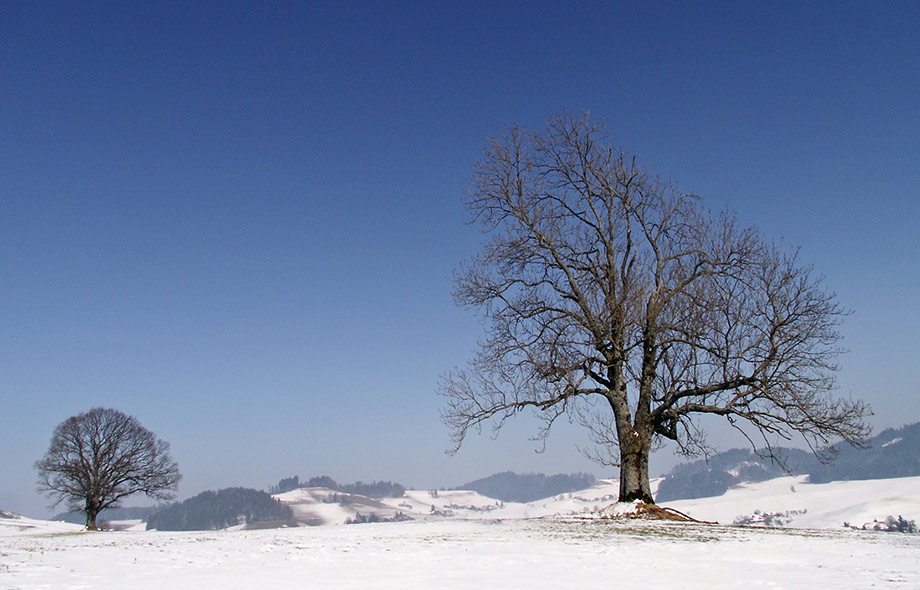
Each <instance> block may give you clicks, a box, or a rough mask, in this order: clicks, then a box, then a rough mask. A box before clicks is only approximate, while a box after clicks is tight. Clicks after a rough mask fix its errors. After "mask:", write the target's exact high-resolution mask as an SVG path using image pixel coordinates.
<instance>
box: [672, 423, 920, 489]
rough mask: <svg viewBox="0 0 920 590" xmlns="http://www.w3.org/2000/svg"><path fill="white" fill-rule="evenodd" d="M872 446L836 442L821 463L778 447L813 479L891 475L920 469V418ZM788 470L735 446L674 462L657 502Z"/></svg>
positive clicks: (796, 471)
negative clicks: (705, 457)
mask: <svg viewBox="0 0 920 590" xmlns="http://www.w3.org/2000/svg"><path fill="white" fill-rule="evenodd" d="M866 442H867V444H868V448H865V449H857V448H853V447H851V446H849V445H846V444H838V445H835V446H834V447H833V450H834V451H835V452H836V455H837V456H836V458H835V460H834V461H832V462H831V463H829V464H822V463H821V462H820V461H818V460H817V459H816V458H815V456H814V455H812V454H811V453H809V452H807V451H803V450H801V449H788V448H782V449H779V450H778V452H780V453H781V454H782V456H783V459H784V463H785V467H786V469H788V473H790V474H792V475H805V474H807V475H808V476H809V478H808V481H809V482H811V483H827V482H831V481H846V480H865V479H889V478H895V477H914V476H918V475H920V423H914V424H909V425H907V426H903V427H901V428H889V429H886V430H883V431H882V432H880V433H879V434H878V435H876V436H874V437H872V438H871V439H869V440H868V441H866ZM783 475H786V471H784V470H783V467H782V466H780V465H778V464H776V463H774V462H771V461H770V460H768V459H763V458H761V457H759V456H758V455H756V454H755V453H754V452H753V451H751V449H731V450H729V451H725V452H723V453H718V454H716V455H713V456H712V457H709V459H708V460H700V461H694V462H692V463H684V464H681V465H678V466H676V467H675V468H674V469H672V470H671V472H670V473H668V474H667V475H666V476H665V478H664V479H663V480H662V481H661V483H660V484H659V486H658V493H657V494H656V495H655V501H656V502H670V501H674V500H684V499H691V498H706V497H712V496H719V495H722V494H724V493H725V492H726V491H727V490H728V489H729V488H731V487H732V486H735V485H738V484H741V483H753V482H760V481H766V480H769V479H772V478H775V477H781V476H783Z"/></svg>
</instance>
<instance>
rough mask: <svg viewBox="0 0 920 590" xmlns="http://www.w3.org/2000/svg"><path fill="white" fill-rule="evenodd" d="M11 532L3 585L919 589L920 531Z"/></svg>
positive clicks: (496, 526) (445, 525) (587, 526)
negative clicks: (905, 532)
mask: <svg viewBox="0 0 920 590" xmlns="http://www.w3.org/2000/svg"><path fill="white" fill-rule="evenodd" d="M78 528H79V527H75V526H68V525H63V524H51V523H48V524H47V525H43V526H37V527H36V528H33V529H18V530H13V529H12V527H8V526H7V527H4V528H3V529H2V530H0V588H2V589H3V590H11V589H17V590H20V589H21V590H27V589H38V588H43V589H44V588H48V589H50V588H54V589H65V588H74V589H76V588H113V589H114V588H130V589H137V590H143V589H151V590H153V589H156V590H163V589H164V588H168V589H170V590H179V589H185V588H188V589H196V590H199V589H201V588H220V589H222V590H223V589H233V588H282V587H295V588H336V589H348V588H362V589H367V588H529V589H533V588H555V589H558V588H592V587H594V588H608V587H618V588H655V587H667V588H707V589H709V588H748V589H754V588H809V589H814V588H835V589H844V588H860V589H864V588H874V587H877V588H911V589H916V588H920V536H918V535H905V534H893V533H876V532H857V531H849V530H843V529H841V530H833V531H828V530H805V529H766V528H754V527H724V526H713V525H697V524H679V523H671V524H667V523H649V522H637V521H633V522H610V521H600V520H571V519H569V520H562V519H539V520H517V521H504V522H498V521H459V520H442V521H431V522H404V523H381V524H366V525H354V526H329V527H299V528H286V529H273V530H262V531H219V532H193V533H164V532H142V531H127V532H107V533H85V532H77V529H78Z"/></svg>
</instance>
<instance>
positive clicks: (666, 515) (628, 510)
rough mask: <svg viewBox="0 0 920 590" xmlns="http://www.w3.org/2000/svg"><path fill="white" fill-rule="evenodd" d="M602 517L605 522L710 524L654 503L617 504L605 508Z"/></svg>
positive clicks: (601, 513)
mask: <svg viewBox="0 0 920 590" xmlns="http://www.w3.org/2000/svg"><path fill="white" fill-rule="evenodd" d="M600 517H601V518H602V519H605V520H669V521H673V522H698V523H702V524H713V523H708V522H706V521H704V520H697V519H695V518H693V517H690V516H687V515H686V514H684V513H683V512H680V511H677V510H674V509H673V508H667V507H664V506H658V505H656V504H654V503H648V502H642V501H641V500H640V501H638V502H617V503H616V504H611V505H610V506H608V507H607V508H604V509H603V510H601V512H600Z"/></svg>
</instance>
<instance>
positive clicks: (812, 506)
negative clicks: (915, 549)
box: [667, 475, 920, 528]
mask: <svg viewBox="0 0 920 590" xmlns="http://www.w3.org/2000/svg"><path fill="white" fill-rule="evenodd" d="M807 479H808V476H807V475H805V476H795V477H780V478H776V479H771V480H769V481H762V482H758V483H750V484H742V485H739V486H735V487H733V488H732V489H730V490H728V491H727V492H725V494H723V495H721V496H716V497H713V498H696V499H693V500H676V501H674V502H668V503H667V505H668V506H671V507H673V508H676V509H677V510H680V511H681V512H685V513H687V514H689V515H691V516H693V517H694V518H697V519H700V520H707V521H715V522H719V523H723V524H731V523H733V522H735V521H736V520H737V519H738V518H739V517H740V518H743V517H746V516H755V517H756V516H759V515H755V512H759V513H760V515H763V514H764V513H767V514H772V515H775V514H779V515H781V516H780V519H781V520H782V521H783V524H784V526H791V527H801V528H839V527H842V526H843V523H844V522H848V523H850V524H851V525H854V526H862V525H863V524H870V523H872V521H873V520H884V518H885V517H886V516H899V515H900V516H903V517H904V518H907V519H909V520H918V521H920V477H901V478H895V479H869V480H859V481H834V482H830V483H822V484H810V483H807ZM787 513H788V514H787ZM755 520H756V519H755Z"/></svg>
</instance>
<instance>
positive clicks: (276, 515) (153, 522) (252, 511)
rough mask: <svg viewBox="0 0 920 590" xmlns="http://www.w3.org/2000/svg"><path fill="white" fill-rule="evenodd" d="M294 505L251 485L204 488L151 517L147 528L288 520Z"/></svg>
mask: <svg viewBox="0 0 920 590" xmlns="http://www.w3.org/2000/svg"><path fill="white" fill-rule="evenodd" d="M291 516H292V513H291V509H290V508H289V507H287V506H285V505H284V504H282V503H281V502H279V501H278V500H275V499H274V498H272V497H271V496H270V495H268V494H267V493H265V492H262V491H259V490H251V489H247V488H227V489H223V490H218V491H216V492H213V491H207V492H202V493H200V494H198V495H197V496H195V497H194V498H189V499H188V500H185V501H184V502H180V503H178V504H173V505H172V506H169V507H168V508H164V509H163V510H160V511H158V512H156V513H154V514H152V515H150V517H149V518H148V519H147V530H150V529H157V530H160V531H205V530H217V529H223V528H227V527H230V526H235V525H238V524H247V525H253V524H255V523H265V522H271V521H275V522H278V521H281V522H287V521H289V520H290V519H291Z"/></svg>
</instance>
